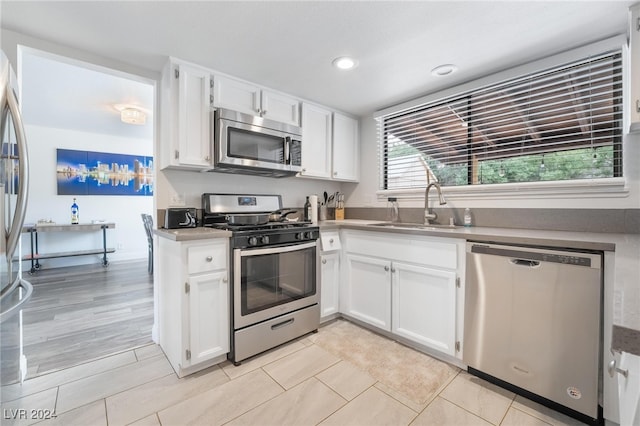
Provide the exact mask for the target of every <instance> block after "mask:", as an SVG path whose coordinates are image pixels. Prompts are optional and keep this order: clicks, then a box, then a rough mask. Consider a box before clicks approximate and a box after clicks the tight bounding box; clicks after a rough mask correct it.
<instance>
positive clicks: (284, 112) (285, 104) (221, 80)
mask: <svg viewBox="0 0 640 426" xmlns="http://www.w3.org/2000/svg"><path fill="white" fill-rule="evenodd" d="M213 104H214V106H215V107H218V108H227V109H231V110H234V111H238V112H242V113H245V114H250V115H255V116H259V117H264V118H268V119H269V120H274V121H279V122H281V123H287V124H292V125H294V126H299V125H300V102H299V101H298V99H296V98H293V97H291V96H287V95H284V94H281V93H276V92H272V91H269V90H266V89H263V88H262V87H260V86H257V85H255V84H252V83H249V82H245V81H241V80H236V79H233V78H228V77H222V76H215V79H214V95H213Z"/></svg>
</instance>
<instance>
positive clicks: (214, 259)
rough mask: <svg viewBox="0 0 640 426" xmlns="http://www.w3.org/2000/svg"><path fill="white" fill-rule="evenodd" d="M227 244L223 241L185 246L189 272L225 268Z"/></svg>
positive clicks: (196, 272)
mask: <svg viewBox="0 0 640 426" xmlns="http://www.w3.org/2000/svg"><path fill="white" fill-rule="evenodd" d="M227 255H228V250H227V244H226V242H225V241H220V242H216V243H210V244H203V245H194V246H189V247H187V270H188V273H189V274H198V273H200V272H209V271H215V270H216V269H226V268H227Z"/></svg>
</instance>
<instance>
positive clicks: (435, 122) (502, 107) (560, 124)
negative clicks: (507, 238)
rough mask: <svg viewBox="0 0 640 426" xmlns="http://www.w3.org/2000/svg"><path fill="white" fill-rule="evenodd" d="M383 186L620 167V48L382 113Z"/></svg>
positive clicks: (561, 176) (607, 172) (588, 175)
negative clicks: (400, 110) (444, 97)
mask: <svg viewBox="0 0 640 426" xmlns="http://www.w3.org/2000/svg"><path fill="white" fill-rule="evenodd" d="M378 138H379V139H378V140H379V146H380V159H381V179H380V189H383V190H394V189H411V188H424V187H425V186H426V185H427V181H428V180H427V177H428V178H429V181H434V180H437V181H438V182H440V184H441V185H443V186H461V185H479V184H494V183H510V182H535V181H564V180H576V179H598V178H612V177H622V58H621V53H620V52H619V51H617V52H614V53H608V54H603V55H600V56H598V57H591V58H589V59H586V60H582V61H578V62H574V63H571V64H568V65H565V66H562V67H557V68H554V69H551V70H546V71H544V72H540V73H536V74H533V75H527V76H524V77H521V78H517V79H512V80H509V81H506V82H502V83H500V84H496V85H492V86H489V87H484V88H481V89H478V90H473V91H471V92H467V93H464V94H462V95H459V96H456V97H453V98H448V99H443V100H441V101H439V102H433V103H430V104H426V105H420V106H418V107H414V108H412V109H411V110H408V111H402V112H399V113H394V114H389V115H385V116H382V117H380V118H379V119H378Z"/></svg>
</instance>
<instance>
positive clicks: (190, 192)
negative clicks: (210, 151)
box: [156, 170, 346, 209]
mask: <svg viewBox="0 0 640 426" xmlns="http://www.w3.org/2000/svg"><path fill="white" fill-rule="evenodd" d="M342 186H343V185H341V184H340V183H337V182H331V181H323V180H316V179H304V178H296V177H286V178H266V177H258V176H250V175H238V174H227V173H214V172H188V171H179V170H164V171H161V172H159V173H158V192H157V194H156V205H157V206H158V208H160V209H164V208H167V207H172V206H173V207H175V206H177V205H175V204H172V202H171V200H172V197H173V195H174V194H177V195H179V196H180V197H182V198H183V199H184V200H185V205H186V206H188V207H196V208H201V205H202V194H203V193H205V192H231V193H248V194H251V193H256V194H280V195H282V205H283V207H303V206H304V202H305V196H307V195H311V194H317V195H321V194H322V192H323V191H327V192H328V193H329V194H331V193H333V192H336V191H342ZM345 186H346V185H345Z"/></svg>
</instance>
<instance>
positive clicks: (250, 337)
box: [202, 193, 320, 365]
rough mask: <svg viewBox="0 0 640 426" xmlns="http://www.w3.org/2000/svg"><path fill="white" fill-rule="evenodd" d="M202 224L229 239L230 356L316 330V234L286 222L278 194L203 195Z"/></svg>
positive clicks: (302, 225) (238, 358)
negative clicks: (224, 231)
mask: <svg viewBox="0 0 640 426" xmlns="http://www.w3.org/2000/svg"><path fill="white" fill-rule="evenodd" d="M202 206H203V225H204V226H207V227H217V228H222V229H227V230H230V231H231V232H232V237H231V243H230V247H231V256H230V259H231V262H232V265H231V269H230V270H231V282H232V283H233V284H232V289H231V294H232V297H231V312H232V316H231V352H230V353H229V359H230V360H231V361H233V362H234V364H236V365H238V364H239V363H240V362H241V361H243V360H245V359H247V358H249V357H252V356H254V355H256V354H259V353H261V352H264V351H266V350H268V349H271V348H273V347H275V346H278V345H280V344H282V343H285V342H288V341H290V340H292V339H295V338H297V337H299V336H302V335H304V334H306V333H309V332H313V331H317V329H318V325H319V323H320V307H319V300H320V297H319V296H320V294H319V291H318V288H317V283H318V276H317V275H318V271H317V268H316V253H317V239H318V235H319V230H318V227H317V226H313V225H311V223H309V222H301V221H291V220H290V219H289V218H288V217H287V214H286V213H282V198H281V197H280V196H279V195H259V194H255V195H254V194H211V193H207V194H203V195H202Z"/></svg>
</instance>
